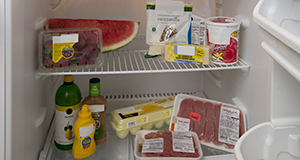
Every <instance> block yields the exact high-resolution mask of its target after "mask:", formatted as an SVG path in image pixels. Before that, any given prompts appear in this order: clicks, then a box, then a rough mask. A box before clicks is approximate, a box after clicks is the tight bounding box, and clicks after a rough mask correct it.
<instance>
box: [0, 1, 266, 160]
mask: <svg viewBox="0 0 300 160" xmlns="http://www.w3.org/2000/svg"><path fill="white" fill-rule="evenodd" d="M197 2H198V3H199V4H200V3H202V1H193V3H195V6H197V5H198V6H199V4H198V3H197ZM5 3H6V4H5V6H6V8H7V10H5V19H6V27H5V29H6V34H7V38H6V42H7V44H6V46H7V48H6V50H5V55H6V57H5V60H6V66H5V67H6V71H5V81H6V90H5V96H6V100H7V101H6V102H5V107H6V112H5V113H6V116H7V118H6V119H7V121H6V122H5V123H6V132H5V134H6V137H5V138H6V139H7V140H6V142H7V143H6V147H8V148H7V150H6V151H7V154H6V159H37V158H38V154H39V152H40V150H41V149H42V147H43V145H44V142H45V137H46V135H47V132H48V128H49V124H50V121H51V119H52V116H53V113H54V94H55V92H56V89H57V88H58V86H59V85H60V84H62V76H51V77H47V78H46V79H44V80H43V79H37V78H36V70H37V65H38V61H37V57H38V51H37V49H38V45H37V44H38V39H37V38H38V31H39V30H40V29H41V26H42V25H40V24H39V23H38V22H40V20H41V19H43V18H49V17H65V18H97V19H128V20H132V21H139V22H141V23H140V30H139V34H145V28H146V10H145V8H146V0H109V1H104V0H102V1H100V0H85V1H82V0H52V1H51V0H26V1H23V0H7V1H5ZM218 3H220V4H222V6H223V10H222V11H223V15H225V16H236V15H239V16H242V17H245V18H246V19H248V20H249V27H248V28H243V29H241V32H240V34H241V38H240V56H241V57H242V58H243V59H244V60H245V61H246V62H247V63H248V64H249V65H250V69H248V70H230V71H214V72H207V73H205V72H185V73H182V72H174V73H155V74H154V73H153V74H152V73H149V74H119V75H90V76H75V83H77V84H78V86H79V87H80V89H81V91H82V95H83V96H86V95H87V94H88V80H89V78H90V77H94V76H97V77H99V78H100V79H101V93H103V94H110V93H140V92H142V93H151V92H166V91H167V92H171V91H174V92H177V91H205V94H206V95H207V96H208V97H209V98H211V99H215V100H219V101H224V102H228V103H233V102H232V99H233V98H235V97H236V98H235V99H234V100H235V102H239V101H240V102H241V103H242V104H243V105H244V106H245V107H246V108H247V111H248V113H247V114H248V122H249V123H248V124H249V127H251V126H254V125H256V124H258V123H261V122H264V121H268V120H269V118H268V117H269V107H268V106H269V101H270V85H271V84H270V58H269V57H268V56H267V55H266V54H263V52H262V49H261V47H260V42H261V38H260V37H259V35H258V27H257V25H256V24H255V23H254V22H253V21H252V10H253V8H254V6H255V4H256V3H257V0H254V1H253V0H224V1H223V2H222V0H221V1H218ZM242 6H243V7H242ZM213 7H214V6H213ZM209 14H211V15H214V13H213V12H211V13H209ZM0 31H1V30H0ZM0 47H1V43H0ZM108 107H109V106H108ZM8 151H10V152H8ZM15 153H18V154H15Z"/></svg>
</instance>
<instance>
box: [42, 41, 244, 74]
mask: <svg viewBox="0 0 300 160" xmlns="http://www.w3.org/2000/svg"><path fill="white" fill-rule="evenodd" d="M145 42H146V37H145V36H137V37H136V38H135V39H134V40H133V41H132V42H131V43H129V44H128V45H126V46H124V47H122V48H120V49H118V50H115V51H111V52H108V53H104V54H103V63H102V65H101V66H99V67H95V68H86V69H77V70H70V71H55V72H47V71H43V70H39V71H38V74H39V75H40V76H47V75H48V76H49V75H67V74H72V75H76V74H80V75H89V74H90V75H92V74H132V73H160V72H187V71H208V70H228V69H248V68H249V65H248V64H247V63H246V62H245V61H244V60H242V59H241V58H239V61H238V62H237V63H236V64H232V65H217V64H211V65H197V64H189V63H176V62H168V61H166V60H165V59H164V57H163V56H158V57H155V58H145V57H144V56H145V54H146V53H147V52H148V45H147V44H146V43H145Z"/></svg>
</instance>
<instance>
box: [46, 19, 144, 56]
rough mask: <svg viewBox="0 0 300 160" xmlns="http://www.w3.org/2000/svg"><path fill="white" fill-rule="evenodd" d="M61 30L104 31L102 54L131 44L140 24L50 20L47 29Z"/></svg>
mask: <svg viewBox="0 0 300 160" xmlns="http://www.w3.org/2000/svg"><path fill="white" fill-rule="evenodd" d="M61 28H99V29H101V31H102V40H103V46H102V52H108V51H111V50H116V49H118V48H121V47H123V46H125V45H127V44H128V43H130V42H131V41H132V40H133V39H134V38H135V37H136V35H137V33H138V30H139V22H134V21H125V20H97V19H61V18H52V19H48V21H47V24H46V29H61Z"/></svg>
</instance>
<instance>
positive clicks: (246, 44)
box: [203, 0, 271, 128]
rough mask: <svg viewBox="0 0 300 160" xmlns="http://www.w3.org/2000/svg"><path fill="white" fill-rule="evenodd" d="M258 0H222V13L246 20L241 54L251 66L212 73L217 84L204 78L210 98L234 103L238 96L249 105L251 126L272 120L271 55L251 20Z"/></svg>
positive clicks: (248, 117) (205, 89)
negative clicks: (262, 43) (266, 51)
mask: <svg viewBox="0 0 300 160" xmlns="http://www.w3.org/2000/svg"><path fill="white" fill-rule="evenodd" d="M257 2H258V0H224V1H223V0H219V1H218V3H219V4H222V5H221V6H222V8H223V16H238V17H239V18H241V19H242V20H248V24H247V21H243V24H242V27H241V29H240V39H239V55H240V57H241V58H242V59H244V60H245V61H246V62H247V63H248V64H249V65H250V68H249V70H247V71H244V70H228V71H218V72H213V73H215V74H214V75H215V76H216V77H217V80H218V81H220V86H221V87H217V85H215V83H214V81H212V79H211V78H209V77H207V78H205V80H204V82H203V84H204V91H205V93H206V95H207V96H208V97H209V98H212V99H217V100H220V101H224V102H228V103H233V101H232V98H235V97H236V98H237V99H235V100H239V101H240V102H241V103H242V104H243V105H244V106H245V107H246V108H247V120H248V128H251V127H253V126H254V125H256V124H259V123H261V122H265V121H269V117H270V113H269V112H270V107H269V106H270V95H271V89H270V88H271V58H270V57H269V56H268V55H267V54H266V53H265V52H264V51H263V49H262V48H261V46H260V44H261V42H262V37H261V36H260V35H259V29H258V26H257V24H256V23H254V22H253V20H252V12H253V8H254V7H255V5H256V4H257Z"/></svg>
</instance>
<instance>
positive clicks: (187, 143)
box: [172, 132, 195, 153]
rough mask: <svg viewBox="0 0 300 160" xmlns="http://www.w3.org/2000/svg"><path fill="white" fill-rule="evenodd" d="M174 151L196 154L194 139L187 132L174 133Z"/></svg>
mask: <svg viewBox="0 0 300 160" xmlns="http://www.w3.org/2000/svg"><path fill="white" fill-rule="evenodd" d="M172 138H173V151H174V152H186V153H195V148H194V143H193V137H192V135H191V134H190V133H186V132H172Z"/></svg>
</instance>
